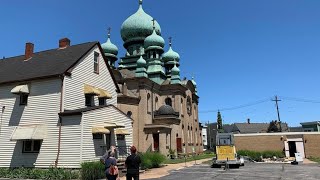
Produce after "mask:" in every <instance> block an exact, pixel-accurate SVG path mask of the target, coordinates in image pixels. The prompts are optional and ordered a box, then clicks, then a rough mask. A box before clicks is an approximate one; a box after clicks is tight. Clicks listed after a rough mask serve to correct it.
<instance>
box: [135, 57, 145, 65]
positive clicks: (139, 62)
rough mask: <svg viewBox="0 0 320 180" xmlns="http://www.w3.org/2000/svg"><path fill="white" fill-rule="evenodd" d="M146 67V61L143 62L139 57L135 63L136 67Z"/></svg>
mask: <svg viewBox="0 0 320 180" xmlns="http://www.w3.org/2000/svg"><path fill="white" fill-rule="evenodd" d="M146 65H147V62H146V60H144V59H143V57H142V56H140V58H139V59H138V61H137V66H138V67H146Z"/></svg>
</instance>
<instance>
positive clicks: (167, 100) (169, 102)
mask: <svg viewBox="0 0 320 180" xmlns="http://www.w3.org/2000/svg"><path fill="white" fill-rule="evenodd" d="M165 103H166V105H168V106H172V100H171V98H166V100H165Z"/></svg>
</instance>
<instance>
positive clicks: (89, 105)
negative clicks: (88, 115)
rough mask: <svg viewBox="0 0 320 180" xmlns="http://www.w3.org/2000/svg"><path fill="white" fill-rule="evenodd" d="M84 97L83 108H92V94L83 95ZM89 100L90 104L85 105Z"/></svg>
mask: <svg viewBox="0 0 320 180" xmlns="http://www.w3.org/2000/svg"><path fill="white" fill-rule="evenodd" d="M84 97H85V102H84V104H85V106H87V107H92V106H94V103H93V102H94V96H93V95H92V94H85V95H84ZM89 98H90V104H89V103H87V100H88V99H89Z"/></svg>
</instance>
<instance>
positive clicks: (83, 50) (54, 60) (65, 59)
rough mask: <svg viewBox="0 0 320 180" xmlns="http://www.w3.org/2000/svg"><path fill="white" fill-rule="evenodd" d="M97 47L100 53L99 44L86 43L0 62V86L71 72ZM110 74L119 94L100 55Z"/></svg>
mask: <svg viewBox="0 0 320 180" xmlns="http://www.w3.org/2000/svg"><path fill="white" fill-rule="evenodd" d="M95 45H97V46H98V47H99V49H100V51H101V52H103V51H102V48H101V45H100V43H99V42H97V41H94V42H87V43H82V44H77V45H72V46H69V47H67V48H63V49H59V48H56V49H50V50H46V51H40V52H36V53H33V55H32V58H31V59H29V60H27V61H25V60H24V58H25V56H24V55H21V56H16V57H11V58H5V59H1V60H0V84H4V83H12V82H19V81H20V82H21V81H29V80H33V79H40V78H49V77H56V76H59V75H62V74H65V73H70V72H68V71H69V70H72V67H74V66H75V65H76V64H77V63H78V62H79V60H80V59H81V58H82V57H84V56H85V55H86V54H87V53H88V52H89V51H90V50H91V49H92V48H93V47H95ZM101 54H102V57H103V58H104V61H105V64H106V66H107V68H108V70H109V72H110V75H111V77H112V79H113V81H114V84H115V86H116V88H117V91H118V92H119V91H120V90H119V87H118V85H117V83H116V81H115V78H114V75H113V73H112V72H111V68H110V66H109V64H108V62H107V59H106V57H105V56H104V53H101Z"/></svg>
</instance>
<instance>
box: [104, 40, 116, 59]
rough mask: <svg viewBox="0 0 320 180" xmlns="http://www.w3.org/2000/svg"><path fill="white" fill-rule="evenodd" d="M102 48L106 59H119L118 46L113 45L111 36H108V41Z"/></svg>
mask: <svg viewBox="0 0 320 180" xmlns="http://www.w3.org/2000/svg"><path fill="white" fill-rule="evenodd" d="M101 47H102V49H103V52H104V55H105V56H106V57H108V56H111V57H115V58H116V57H117V55H118V48H117V46H116V45H114V44H112V42H111V40H110V34H108V40H107V42H105V43H103V44H101Z"/></svg>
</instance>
